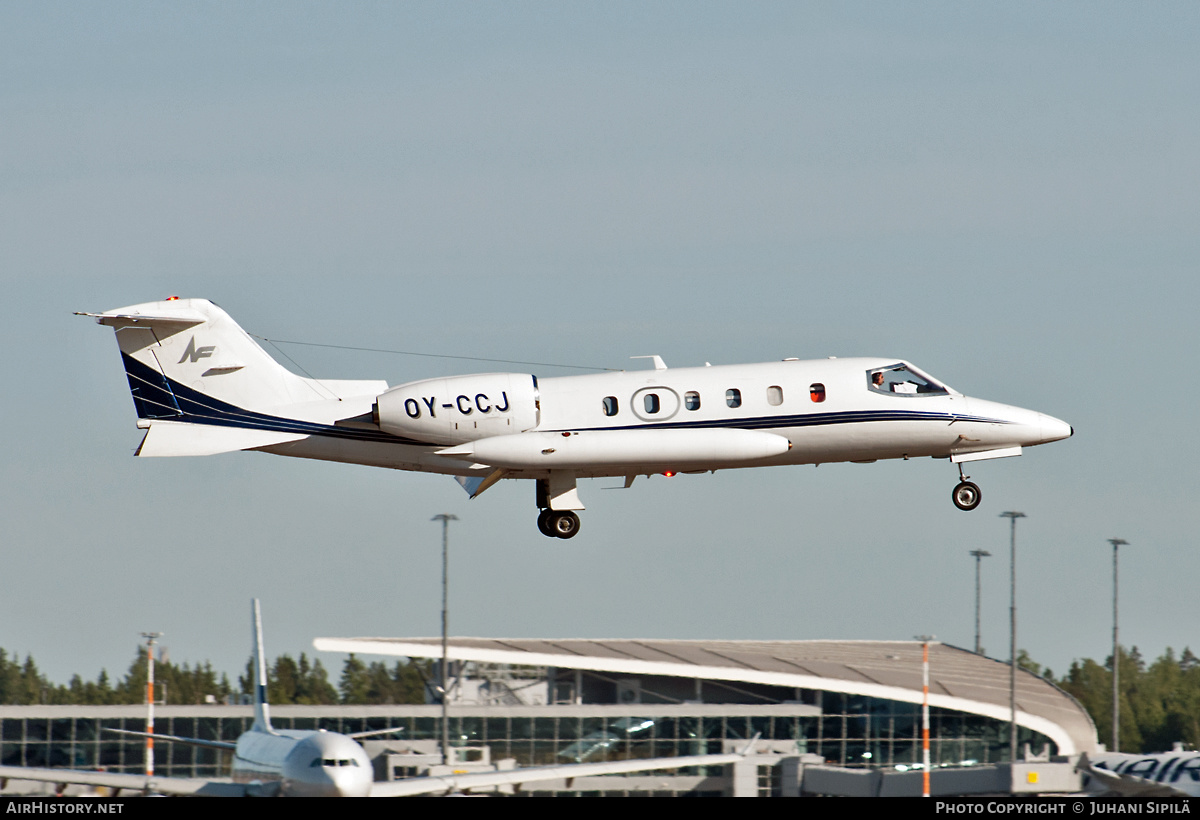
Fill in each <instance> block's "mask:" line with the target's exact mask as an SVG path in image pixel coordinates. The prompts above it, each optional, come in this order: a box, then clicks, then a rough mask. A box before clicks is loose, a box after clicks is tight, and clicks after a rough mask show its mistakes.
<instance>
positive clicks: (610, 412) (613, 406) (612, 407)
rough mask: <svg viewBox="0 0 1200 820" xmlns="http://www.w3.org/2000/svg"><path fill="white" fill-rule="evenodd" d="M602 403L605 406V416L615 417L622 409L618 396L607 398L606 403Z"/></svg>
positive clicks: (605, 398)
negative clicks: (618, 402)
mask: <svg viewBox="0 0 1200 820" xmlns="http://www.w3.org/2000/svg"><path fill="white" fill-rule="evenodd" d="M601 403H602V404H603V405H604V415H606V416H615V415H616V414H617V410H619V409H620V405H618V404H617V397H616V396H605V397H604V401H603V402H601Z"/></svg>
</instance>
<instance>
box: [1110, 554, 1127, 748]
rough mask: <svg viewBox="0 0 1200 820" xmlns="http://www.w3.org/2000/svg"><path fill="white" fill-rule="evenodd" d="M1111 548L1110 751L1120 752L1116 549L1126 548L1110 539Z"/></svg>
mask: <svg viewBox="0 0 1200 820" xmlns="http://www.w3.org/2000/svg"><path fill="white" fill-rule="evenodd" d="M1108 543H1110V544H1112V548H1113V653H1112V655H1113V659H1112V750H1113V751H1114V752H1119V751H1121V694H1120V691H1121V690H1120V688H1119V687H1120V683H1119V681H1120V678H1121V671H1120V670H1121V644H1120V643H1119V641H1118V640H1117V548H1118V547H1124V546H1128V545H1129V542H1128V541H1126V540H1125V539H1123V538H1110V539H1108Z"/></svg>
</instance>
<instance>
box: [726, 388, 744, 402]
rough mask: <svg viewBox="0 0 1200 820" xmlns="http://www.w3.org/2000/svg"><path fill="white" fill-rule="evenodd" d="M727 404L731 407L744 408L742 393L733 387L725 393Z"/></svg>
mask: <svg viewBox="0 0 1200 820" xmlns="http://www.w3.org/2000/svg"><path fill="white" fill-rule="evenodd" d="M725 403H726V404H728V405H729V406H730V407H741V406H742V391H741V390H738V389H737V388H736V387H731V388H729V389H728V390H726V391H725Z"/></svg>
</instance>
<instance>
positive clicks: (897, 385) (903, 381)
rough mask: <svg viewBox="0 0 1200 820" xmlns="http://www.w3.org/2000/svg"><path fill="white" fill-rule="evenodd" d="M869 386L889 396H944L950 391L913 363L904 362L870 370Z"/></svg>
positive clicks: (868, 374) (868, 372) (868, 375)
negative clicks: (918, 370)
mask: <svg viewBox="0 0 1200 820" xmlns="http://www.w3.org/2000/svg"><path fill="white" fill-rule="evenodd" d="M867 387H868V388H870V389H871V390H872V391H874V392H876V393H886V394H887V395H889V396H930V395H937V396H944V395H946V394H947V393H948V392H949V391H947V390H946V388H945V387H944V386H942V385H940V384H938V383H937V382H936V381H934V380H933V379H931V378H930V377H928V376H926V375H925V374H923V373H919V372H917V371H916V370H915V369H914V368H913V367H912V366H911V365H906V364H903V363H900V364H893V365H889V366H887V367H877V368H875V369H873V370H868V371H867Z"/></svg>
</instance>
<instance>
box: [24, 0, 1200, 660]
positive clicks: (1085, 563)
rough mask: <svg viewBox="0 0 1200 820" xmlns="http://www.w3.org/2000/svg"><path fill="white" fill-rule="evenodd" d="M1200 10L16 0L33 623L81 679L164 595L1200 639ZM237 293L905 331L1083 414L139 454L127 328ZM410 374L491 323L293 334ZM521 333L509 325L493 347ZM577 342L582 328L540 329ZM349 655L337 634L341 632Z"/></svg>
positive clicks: (745, 335)
mask: <svg viewBox="0 0 1200 820" xmlns="http://www.w3.org/2000/svg"><path fill="white" fill-rule="evenodd" d="M1198 24H1200V8H1198V7H1197V6H1196V5H1195V4H1190V3H1165V2H1164V3H1154V4H1134V3H1108V4H1106V3H1093V2H1088V3H1054V4H1041V3H1025V4H1022V3H1006V4H998V3H997V4H961V3H904V4H894V3H855V4H847V3H795V2H787V3H755V4H749V5H747V4H742V3H694V2H689V3H654V4H643V3H619V2H604V3H569V4H549V3H492V4H487V3H458V4H454V3H402V4H396V3H356V4H327V3H311V4H310V3H237V4H235V3H172V4H164V3H108V4H100V5H97V4H92V3H82V2H64V3H41V2H15V1H14V2H6V3H4V4H0V281H2V283H3V288H4V294H5V298H4V303H5V305H6V307H7V311H6V315H5V321H4V322H3V329H2V330H0V333H2V334H3V343H4V349H5V351H6V352H7V357H6V359H7V368H8V378H7V380H6V383H7V385H8V389H7V390H6V391H5V398H4V400H3V405H4V408H5V412H4V415H3V418H4V424H3V433H0V435H2V436H3V440H2V447H3V451H4V458H3V462H2V464H3V468H2V470H3V471H2V473H0V476H2V479H0V480H2V482H3V486H2V488H0V489H2V492H0V510H2V511H3V522H4V527H3V535H2V539H3V548H4V559H3V564H2V567H3V568H2V569H0V646H3V647H4V648H6V649H8V650H9V651H15V652H18V653H20V654H22V655H24V654H25V653H26V652H31V653H33V655H34V656H35V658H36V659H37V660H38V662H39V663H40V664H41V665H42V667H43V669H44V670H45V671H46V672H47V673H48V674H50V676H51V677H52V678H54V679H56V680H59V681H65V679H66V677H67V676H68V675H69V674H71V673H73V672H79V673H81V674H83V675H85V676H87V677H94V676H95V675H96V674H97V673H98V672H99V670H100V669H101V668H102V667H106V668H108V670H109V671H110V673H114V674H116V673H121V672H123V671H124V669H125V667H126V666H127V664H128V663H129V661H130V660H131V659H132V657H133V651H134V644H135V642H136V641H137V635H138V633H139V632H141V631H145V630H157V631H162V632H165V633H166V637H165V638H164V643H165V644H166V645H167V646H169V647H170V649H171V654H172V658H173V659H174V660H176V661H179V662H182V661H191V662H196V661H202V660H206V659H207V660H211V661H212V662H213V663H214V664H215V665H216V666H217V667H218V668H220V669H224V670H227V671H229V672H230V673H236V672H237V671H239V670H240V669H241V668H242V666H243V664H244V661H245V658H246V656H247V654H248V644H249V640H248V629H247V617H246V613H247V611H248V607H249V604H248V602H249V599H250V598H251V597H252V596H259V597H261V598H262V599H263V602H264V617H265V620H266V625H267V643H268V647H267V648H268V652H269V653H270V654H277V653H281V652H285V651H286V652H290V653H292V654H298V653H299V652H301V651H307V652H310V653H311V651H312V650H311V646H310V643H309V642H310V641H311V639H312V638H313V637H315V636H351V635H429V634H434V633H435V632H436V631H437V629H438V624H439V620H438V605H439V575H438V573H439V566H440V557H439V552H438V551H439V546H440V531H439V527H438V525H437V524H434V523H432V522H430V520H429V519H430V517H431V516H433V515H434V514H436V513H439V512H451V513H454V514H456V515H457V516H459V518H460V519H462V520H461V521H460V522H459V523H457V524H455V525H454V527H453V531H452V541H453V546H452V549H453V556H452V572H453V579H452V593H451V596H452V613H451V630H452V632H454V633H455V634H466V635H482V636H493V637H504V636H516V637H543V636H545V637H570V636H580V637H628V638H636V637H666V638H775V639H790V638H796V639H802V638H865V639H907V638H911V637H912V636H913V635H917V634H935V635H937V636H938V637H939V638H941V639H943V640H946V641H947V642H950V643H954V644H957V645H960V646H970V645H971V642H972V640H973V634H972V631H973V561H972V559H971V558H970V557H969V556H968V554H967V553H968V551H969V550H971V549H977V548H984V549H988V550H990V551H991V552H993V553H994V554H995V557H993V558H991V559H988V561H987V562H986V563H985V565H984V644H985V646H986V647H987V648H988V650H989V651H990V652H991V653H992V654H995V655H998V656H1006V655H1007V644H1008V633H1007V621H1008V612H1007V574H1008V565H1007V543H1008V540H1007V539H1008V529H1007V522H1006V521H1004V520H1003V519H1000V518H999V517H998V514H999V513H1000V512H1001V511H1004V510H1009V509H1017V510H1022V511H1024V512H1026V513H1027V514H1028V516H1029V517H1028V518H1027V519H1025V520H1023V521H1022V522H1021V523H1020V529H1019V549H1020V557H1019V561H1018V564H1019V567H1018V568H1019V572H1020V578H1021V580H1020V593H1019V602H1018V604H1019V607H1020V610H1021V626H1020V633H1021V637H1020V644H1021V646H1023V647H1025V648H1027V649H1028V650H1029V652H1030V653H1031V654H1032V655H1033V656H1034V658H1035V659H1037V660H1039V661H1041V662H1042V663H1044V664H1048V665H1050V666H1051V667H1052V668H1053V669H1054V670H1055V671H1056V672H1059V673H1061V672H1063V671H1065V670H1066V667H1067V666H1068V665H1069V663H1070V662H1071V660H1072V659H1073V658H1081V657H1093V658H1097V659H1103V657H1104V656H1105V655H1106V654H1107V651H1108V645H1109V640H1110V634H1111V633H1110V631H1109V630H1110V628H1111V623H1110V617H1111V610H1110V597H1109V596H1110V592H1111V587H1110V584H1111V575H1110V572H1111V570H1110V567H1111V564H1110V560H1111V551H1110V548H1109V546H1108V544H1107V543H1106V541H1105V539H1107V538H1109V537H1114V536H1118V537H1122V538H1125V539H1127V540H1128V541H1129V542H1131V545H1130V546H1129V547H1127V548H1125V549H1124V551H1123V553H1122V555H1123V567H1122V584H1123V598H1122V614H1123V617H1122V621H1123V627H1122V636H1123V638H1124V640H1125V642H1126V643H1128V644H1137V645H1138V646H1139V647H1140V648H1141V649H1142V651H1143V653H1144V654H1146V655H1148V656H1150V657H1154V656H1157V655H1158V654H1159V653H1161V652H1162V651H1163V649H1164V648H1165V647H1167V646H1172V647H1174V648H1175V649H1176V650H1177V651H1178V650H1181V649H1182V648H1183V647H1184V646H1185V645H1190V646H1192V648H1193V650H1197V651H1200V632H1198V631H1197V617H1196V593H1195V589H1196V579H1197V577H1200V550H1198V549H1197V543H1196V538H1195V532H1196V530H1197V524H1198V523H1200V522H1198V521H1197V519H1198V515H1197V509H1198V506H1197V504H1196V501H1195V498H1194V494H1195V492H1196V488H1197V484H1198V482H1197V481H1196V466H1195V465H1196V460H1197V452H1196V451H1197V443H1196V437H1195V436H1194V428H1193V424H1194V423H1195V419H1196V409H1195V408H1196V407H1197V405H1198V404H1200V395H1198V394H1200V388H1198V387H1197V381H1196V379H1195V378H1193V377H1192V374H1191V372H1190V367H1189V366H1187V365H1186V362H1187V357H1188V356H1189V355H1192V354H1193V353H1194V352H1195V349H1196V338H1197V331H1196V320H1195V315H1194V314H1195V312H1196V305H1197V304H1198V303H1200V285H1198V284H1197V277H1196V270H1197V263H1198V262H1200V231H1198V230H1197V227H1196V218H1197V214H1198V213H1200V207H1198V205H1200V193H1198V192H1200V153H1198V152H1197V151H1196V146H1197V145H1198V144H1200V108H1198V107H1197V106H1196V100H1197V99H1198V98H1200V88H1198V87H1197V86H1198V85H1200V52H1198V51H1197V49H1196V42H1197V38H1198V36H1200V25H1198ZM169 294H177V295H181V296H203V297H207V298H210V299H213V300H214V301H216V302H218V303H219V304H221V305H222V306H223V307H224V308H225V309H226V310H228V311H229V312H230V313H231V314H232V315H233V316H234V317H235V318H236V319H237V320H238V321H239V322H240V323H241V324H242V325H243V326H244V327H245V328H246V329H247V330H249V331H250V332H252V333H256V334H260V335H263V336H267V337H271V338H278V339H298V340H306V341H318V342H327V343H333V344H343V345H361V346H366V347H379V348H393V349H402V350H420V351H426V352H430V353H442V354H463V355H492V356H497V357H501V358H511V359H524V360H537V361H552V362H563V363H570V364H592V365H600V366H608V367H625V366H633V367H642V366H645V365H644V363H630V362H628V360H627V358H626V357H628V356H630V355H637V354H648V353H658V354H660V355H662V356H663V357H664V358H665V359H666V361H667V363H668V364H670V365H676V366H682V365H694V364H701V363H703V362H704V361H711V362H713V363H714V364H715V363H734V362H745V361H764V360H773V359H779V358H783V357H785V356H799V357H824V356H828V355H840V356H850V355H880V356H895V357H899V358H906V359H910V360H912V361H914V362H915V363H917V364H918V365H919V366H920V367H922V368H924V369H925V370H927V371H929V372H930V373H932V374H933V375H935V376H937V377H938V378H940V379H942V380H944V381H946V382H948V383H949V384H951V385H953V386H954V387H955V388H957V389H959V390H962V391H963V392H965V393H967V394H969V395H974V396H980V397H983V398H988V399H993V400H996V401H1002V402H1006V403H1010V404H1016V405H1020V406H1024V407H1032V408H1036V409H1038V410H1041V411H1043V412H1046V413H1049V414H1051V415H1054V416H1057V417H1059V418H1062V419H1065V420H1067V421H1069V422H1070V423H1071V424H1073V425H1074V426H1075V430H1076V435H1075V437H1074V438H1073V439H1071V440H1069V441H1066V442H1060V443H1056V444H1052V445H1049V446H1046V447H1039V448H1035V449H1032V450H1030V451H1027V453H1026V454H1025V455H1024V456H1023V457H1021V458H1019V459H1008V460H1004V461H997V462H991V463H983V464H979V465H974V466H973V469H972V470H971V471H970V472H971V474H972V475H973V477H974V478H975V480H977V481H978V482H979V483H980V484H981V486H982V487H983V491H984V501H983V505H982V506H981V507H980V508H979V509H978V510H977V511H975V512H974V513H971V514H967V513H962V512H960V511H958V510H956V509H955V508H954V507H953V506H952V505H951V503H950V497H949V496H950V489H951V487H952V486H953V484H954V483H955V480H956V476H955V471H954V468H953V467H951V466H949V465H948V464H947V463H945V462H940V461H931V460H920V461H911V462H907V463H904V462H901V463H881V464H874V465H869V466H866V465H825V466H822V467H821V468H819V469H813V468H811V467H809V468H789V469H778V470H764V471H749V472H737V471H731V472H723V473H718V474H716V475H715V476H681V477H678V478H675V479H671V480H667V479H663V478H661V477H660V478H656V479H652V480H649V481H647V480H644V479H642V480H639V481H638V482H637V483H636V484H635V485H634V487H633V488H632V489H631V490H611V491H610V490H607V489H602V488H604V487H609V486H614V485H616V484H618V483H619V482H617V481H594V482H585V483H584V485H583V486H582V488H581V491H582V494H583V498H584V501H585V502H586V503H587V505H588V511H587V512H586V513H585V514H584V526H583V531H582V533H581V535H580V536H579V537H578V538H576V539H574V540H572V541H569V542H564V541H551V540H548V539H546V538H544V537H542V536H541V535H539V534H538V533H537V531H536V529H535V527H534V517H535V514H536V509H535V507H534V499H533V488H532V486H531V485H530V484H528V483H511V482H509V483H505V484H503V485H501V486H498V487H496V488H494V489H492V490H490V491H488V493H487V494H485V495H484V496H482V497H481V498H480V499H477V500H475V501H472V502H468V501H467V499H466V496H465V495H464V494H463V493H462V491H461V490H460V489H459V487H458V486H457V484H455V483H454V482H453V481H452V480H451V479H448V478H445V477H438V476H429V475H418V474H406V473H393V472H386V471H380V470H372V469H369V468H365V467H355V466H346V465H334V464H322V463H317V462H303V461H293V460H287V459H281V458H276V457H271V456H265V455H260V454H249V453H236V454H230V455H222V456H214V457H209V458H203V459H163V460H158V459H153V460H152V459H146V460H135V459H133V458H132V457H131V456H132V453H133V450H134V448H135V447H136V446H137V444H138V442H139V440H140V433H139V431H137V430H136V429H135V427H134V416H133V408H132V402H131V401H130V399H129V396H128V393H127V390H126V387H125V384H124V378H123V375H122V373H121V368H120V362H119V359H118V357H117V353H116V347H115V344H114V342H113V340H112V334H111V331H109V330H107V329H104V328H100V327H96V326H95V325H93V324H91V322H90V321H88V320H85V319H80V318H77V317H73V316H71V311H74V310H92V311H96V310H105V309H109V308H114V307H118V306H123V305H127V304H133V303H137V302H143V301H149V300H153V299H159V298H163V297H165V296H167V295H169ZM288 352H289V354H291V355H292V356H293V357H294V358H296V359H297V361H299V362H300V363H301V364H302V365H303V366H304V367H305V368H306V369H307V370H309V371H310V372H312V373H314V374H315V375H318V376H326V377H342V378H371V377H374V378H384V379H387V380H388V381H389V382H391V383H393V384H397V383H401V382H404V381H409V380H413V379H417V378H425V377H429V376H434V375H439V374H443V373H446V372H470V371H472V370H476V369H478V368H479V365H478V364H477V363H470V362H458V361H438V360H432V359H423V358H405V357H395V356H383V355H376V354H356V353H350V352H345V351H342V352H333V351H325V350H320V349H316V348H289V349H288ZM497 369H510V368H508V367H507V366H503V365H498V366H497ZM537 372H538V374H539V375H541V376H552V375H560V374H562V373H565V372H566V371H558V372H556V371H554V370H553V369H551V368H540V369H538V370H537ZM325 661H326V663H327V664H328V665H330V666H331V667H332V668H333V669H334V670H335V671H336V670H337V669H338V668H340V659H338V658H325Z"/></svg>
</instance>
